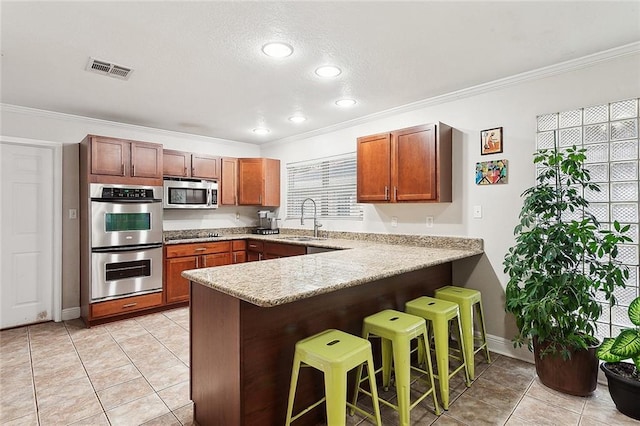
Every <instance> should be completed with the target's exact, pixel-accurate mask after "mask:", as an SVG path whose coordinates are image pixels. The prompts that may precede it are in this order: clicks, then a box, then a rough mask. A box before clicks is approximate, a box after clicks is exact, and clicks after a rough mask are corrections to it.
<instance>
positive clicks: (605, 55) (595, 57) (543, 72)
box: [261, 41, 640, 148]
mask: <svg viewBox="0 0 640 426" xmlns="http://www.w3.org/2000/svg"><path fill="white" fill-rule="evenodd" d="M638 53H640V41H637V42H634V43H630V44H625V45H623V46H619V47H615V48H613V49H609V50H604V51H602V52H597V53H594V54H591V55H587V56H583V57H581V58H577V59H571V60H568V61H564V62H560V63H558V64H554V65H549V66H546V67H542V68H538V69H535V70H531V71H526V72H523V73H520V74H516V75H513V76H510V77H505V78H501V79H499V80H494V81H490V82H488V83H483V84H478V85H476V86H471V87H467V88H465V89H461V90H456V91H454V92H449V93H445V94H444V95H439V96H434V97H432V98H428V99H423V100H420V101H416V102H412V103H410V104H405V105H401V106H398V107H394V108H390V109H387V110H384V111H380V112H376V113H373V114H369V115H366V116H364V117H358V118H355V119H353V120H349V121H343V122H342V123H338V124H334V125H332V126H327V127H323V128H321V129H316V130H312V131H309V132H305V133H301V134H298V135H295V136H289V137H286V138H282V139H278V140H274V141H271V142H266V143H264V144H262V145H261V148H262V147H264V148H267V147H271V146H277V145H280V144H283V143H288V142H294V141H299V140H302V139H307V138H311V137H314V136H320V135H323V134H326V133H330V132H335V131H338V130H343V129H346V128H349V127H354V126H357V125H360V124H365V123H369V122H372V121H375V120H380V119H383V118H387V117H390V116H394V115H397V114H402V113H406V112H411V111H415V110H419V109H422V108H426V107H430V106H434V105H439V104H443V103H446V102H451V101H455V100H458V99H463V98H469V97H472V96H477V95H481V94H483V93H487V92H491V91H494V90H498V89H502V88H505V87H509V86H513V85H516V84H520V83H524V82H527V81H533V80H538V79H541V78H546V77H551V76H553V75H557V74H563V73H566V72H571V71H575V70H579V69H582V68H587V67H591V66H594V65H597V64H599V63H601V62H606V61H610V60H613V59H617V58H621V57H624V56H629V55H634V54H638Z"/></svg>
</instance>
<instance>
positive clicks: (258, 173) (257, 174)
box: [238, 158, 264, 206]
mask: <svg viewBox="0 0 640 426" xmlns="http://www.w3.org/2000/svg"><path fill="white" fill-rule="evenodd" d="M263 170H264V168H263V162H262V159H261V158H240V159H239V160H238V204H240V205H246V206H260V205H262V197H263V181H264V179H263Z"/></svg>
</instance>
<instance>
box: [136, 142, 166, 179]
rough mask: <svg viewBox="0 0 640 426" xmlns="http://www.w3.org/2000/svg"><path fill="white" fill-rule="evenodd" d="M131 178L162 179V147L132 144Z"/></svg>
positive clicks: (141, 143) (150, 144)
mask: <svg viewBox="0 0 640 426" xmlns="http://www.w3.org/2000/svg"><path fill="white" fill-rule="evenodd" d="M131 176H132V177H142V178H159V179H162V145H160V144H152V143H144V142H131Z"/></svg>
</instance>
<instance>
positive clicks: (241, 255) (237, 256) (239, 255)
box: [231, 251, 247, 263]
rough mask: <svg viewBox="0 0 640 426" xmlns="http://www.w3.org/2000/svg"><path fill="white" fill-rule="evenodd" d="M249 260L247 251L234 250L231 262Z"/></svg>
mask: <svg viewBox="0 0 640 426" xmlns="http://www.w3.org/2000/svg"><path fill="white" fill-rule="evenodd" d="M246 261H247V252H246V251H234V252H233V257H232V259H231V263H244V262H246Z"/></svg>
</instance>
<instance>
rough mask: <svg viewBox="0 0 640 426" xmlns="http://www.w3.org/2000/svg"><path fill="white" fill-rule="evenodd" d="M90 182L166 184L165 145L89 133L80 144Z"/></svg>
mask: <svg viewBox="0 0 640 426" xmlns="http://www.w3.org/2000/svg"><path fill="white" fill-rule="evenodd" d="M80 153H81V154H80V155H81V156H82V157H83V159H82V161H81V163H82V162H86V164H87V167H86V169H84V168H83V169H82V171H83V172H85V171H86V173H87V174H88V178H89V179H88V180H89V182H101V183H121V184H139V185H158V186H159V185H162V160H163V158H162V145H161V144H156V143H149V142H138V141H131V140H127V139H117V138H109V137H105V136H96V135H87V137H86V138H85V139H84V140H83V141H82V142H81V144H80Z"/></svg>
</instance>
